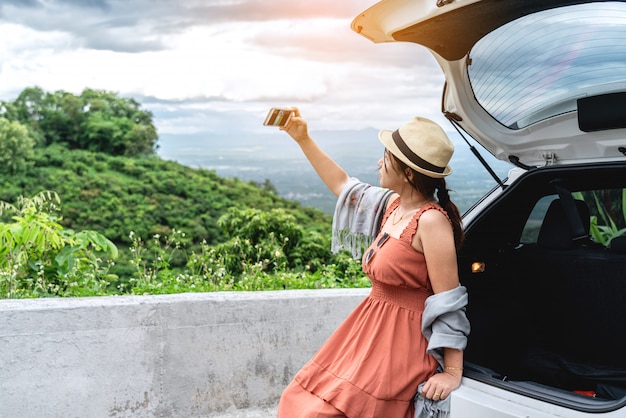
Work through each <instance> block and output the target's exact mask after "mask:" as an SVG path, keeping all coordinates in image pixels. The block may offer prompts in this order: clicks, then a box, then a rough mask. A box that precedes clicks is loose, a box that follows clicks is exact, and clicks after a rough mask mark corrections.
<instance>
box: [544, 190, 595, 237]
mask: <svg viewBox="0 0 626 418" xmlns="http://www.w3.org/2000/svg"><path fill="white" fill-rule="evenodd" d="M574 202H575V203H576V210H577V211H578V215H580V220H581V222H582V224H583V228H584V230H585V233H586V234H589V208H588V207H587V204H586V203H585V202H583V201H582V200H574ZM537 245H540V246H542V247H546V248H554V249H569V248H574V247H575V246H576V245H577V243H576V241H574V233H573V230H572V227H571V226H570V224H569V222H568V221H567V216H566V215H565V210H564V209H563V205H562V202H561V199H556V200H553V201H552V203H550V207H548V211H547V212H546V216H545V218H544V219H543V223H542V224H541V229H540V230H539V236H538V237H537Z"/></svg>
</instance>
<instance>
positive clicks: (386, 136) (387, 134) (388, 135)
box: [378, 130, 452, 178]
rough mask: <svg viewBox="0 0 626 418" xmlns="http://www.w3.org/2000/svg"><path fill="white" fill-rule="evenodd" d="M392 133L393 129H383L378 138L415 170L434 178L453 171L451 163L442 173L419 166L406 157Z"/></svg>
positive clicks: (395, 155) (444, 175)
mask: <svg viewBox="0 0 626 418" xmlns="http://www.w3.org/2000/svg"><path fill="white" fill-rule="evenodd" d="M392 133H393V131H389V130H382V131H380V132H378V139H379V140H380V142H381V143H382V144H383V145H384V146H385V148H387V149H388V150H389V152H391V153H392V154H393V155H394V157H396V158H398V159H399V160H400V161H402V162H403V163H405V164H406V165H408V166H409V167H411V168H412V169H413V170H415V171H417V172H418V173H422V174H424V175H426V176H428V177H433V178H442V177H446V176H448V175H450V174H451V173H452V168H450V166H449V165H446V168H444V170H443V171H442V172H441V173H438V172H436V171H431V170H426V169H425V168H422V167H420V166H418V165H417V164H415V163H413V162H412V161H411V160H409V159H408V158H407V157H405V156H404V154H403V153H402V152H400V149H399V148H398V146H397V145H396V144H395V142H394V141H393V137H392Z"/></svg>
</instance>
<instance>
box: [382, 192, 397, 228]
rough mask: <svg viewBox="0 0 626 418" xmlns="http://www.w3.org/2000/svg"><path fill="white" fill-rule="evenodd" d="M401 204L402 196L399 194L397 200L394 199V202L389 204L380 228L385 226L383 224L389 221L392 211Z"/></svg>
mask: <svg viewBox="0 0 626 418" xmlns="http://www.w3.org/2000/svg"><path fill="white" fill-rule="evenodd" d="M399 205H400V196H398V197H397V198H396V200H394V201H393V202H391V205H389V207H388V208H387V210H386V211H385V215H384V216H383V221H382V223H381V224H380V229H382V228H383V226H385V222H387V219H388V218H389V216H391V213H392V212H393V211H394V210H395V209H396V208H397V207H398V206H399Z"/></svg>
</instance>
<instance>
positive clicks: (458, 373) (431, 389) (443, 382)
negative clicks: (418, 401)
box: [422, 369, 463, 401]
mask: <svg viewBox="0 0 626 418" xmlns="http://www.w3.org/2000/svg"><path fill="white" fill-rule="evenodd" d="M462 376H463V370H457V369H454V370H445V371H444V372H443V373H437V374H435V375H433V376H432V377H431V378H430V379H428V380H427V381H426V383H425V384H424V387H423V388H422V395H424V397H425V398H426V399H432V400H433V401H438V400H440V399H446V398H447V397H448V396H450V393H451V392H452V391H453V390H454V389H456V388H458V387H459V386H460V385H461V377H462Z"/></svg>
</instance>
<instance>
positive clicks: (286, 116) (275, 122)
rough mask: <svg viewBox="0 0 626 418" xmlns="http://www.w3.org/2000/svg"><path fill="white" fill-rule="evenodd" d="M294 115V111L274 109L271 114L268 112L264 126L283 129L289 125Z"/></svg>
mask: <svg viewBox="0 0 626 418" xmlns="http://www.w3.org/2000/svg"><path fill="white" fill-rule="evenodd" d="M293 113H294V111H293V110H290V109H281V108H278V107H273V108H271V109H270V111H269V112H267V117H266V118H265V122H263V125H265V126H278V127H283V126H285V125H287V123H289V120H290V119H291V117H292V116H293Z"/></svg>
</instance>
